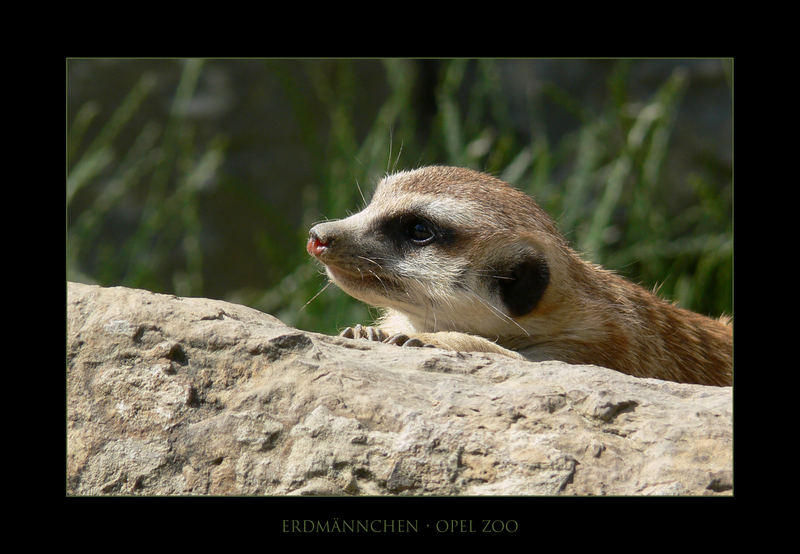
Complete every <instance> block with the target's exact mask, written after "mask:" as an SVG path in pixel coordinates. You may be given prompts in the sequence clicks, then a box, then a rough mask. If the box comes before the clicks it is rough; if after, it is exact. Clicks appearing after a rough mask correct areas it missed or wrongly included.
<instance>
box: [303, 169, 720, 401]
mask: <svg viewBox="0 0 800 554" xmlns="http://www.w3.org/2000/svg"><path fill="white" fill-rule="evenodd" d="M306 248H307V250H308V252H309V253H310V254H311V255H312V256H314V257H315V258H316V259H317V260H319V261H320V262H322V264H324V266H325V268H326V272H327V275H328V277H329V278H330V280H331V281H332V282H333V283H335V284H336V285H337V286H339V287H340V288H341V289H342V290H343V291H344V292H346V293H348V294H349V295H351V296H353V297H355V298H357V299H359V300H361V301H363V302H366V303H368V304H371V305H373V306H375V307H379V308H383V309H384V313H383V315H382V317H381V318H380V319H379V320H378V321H376V322H375V324H374V325H373V326H365V327H362V326H361V325H356V326H354V327H348V328H347V329H345V330H344V331H343V332H342V333H341V335H342V336H345V337H349V338H355V339H358V338H366V339H370V340H375V341H381V342H386V343H389V344H395V345H397V346H404V347H412V346H417V347H419V346H423V347H425V346H427V347H437V348H443V349H446V350H454V351H462V352H496V353H500V354H504V355H506V356H509V357H513V358H521V359H527V360H531V361H543V360H561V361H564V362H567V363H572V364H592V365H599V366H603V367H607V368H611V369H614V370H617V371H621V372H623V373H626V374H629V375H633V376H637V377H651V378H657V379H664V380H669V381H676V382H680V383H695V384H704V385H718V386H726V385H731V384H732V373H733V367H732V366H733V360H732V358H733V329H732V324H731V321H730V319H729V318H726V317H722V318H720V319H712V318H710V317H706V316H703V315H700V314H697V313H694V312H691V311H689V310H685V309H682V308H679V307H677V306H676V305H674V304H672V303H670V302H667V301H665V300H663V299H661V298H659V297H658V296H656V295H655V294H654V293H651V292H649V291H647V290H645V289H644V288H642V287H640V286H639V285H636V284H634V283H632V282H630V281H628V280H626V279H624V278H623V277H621V276H619V275H617V274H615V273H613V272H612V271H609V270H607V269H604V268H602V267H600V266H599V265H596V264H593V263H590V262H587V261H585V260H583V259H582V258H581V257H580V256H579V255H578V254H577V253H576V252H575V251H574V250H573V249H572V248H571V247H570V246H569V245H568V243H567V241H566V240H565V239H564V237H563V236H562V235H561V233H560V232H559V230H558V228H557V227H556V224H555V223H554V222H553V220H552V219H551V218H550V217H549V216H548V215H547V214H546V213H545V211H544V210H542V209H541V208H540V207H539V206H538V205H537V204H536V203H535V202H534V201H533V199H532V198H531V197H530V196H528V195H526V194H525V193H523V192H521V191H519V190H517V189H516V188H514V187H512V186H511V185H509V184H507V183H505V182H504V181H502V180H500V179H497V178H495V177H493V176H490V175H487V174H484V173H481V172H478V171H474V170H470V169H463V168H455V167H443V166H430V167H423V168H420V169H416V170H412V171H401V172H398V173H394V174H391V175H388V176H387V177H385V178H384V179H383V180H382V181H381V182H380V183H379V184H378V186H377V188H376V189H375V192H374V194H373V197H372V200H371V201H370V203H369V204H368V205H367V206H366V208H364V209H363V210H362V211H360V212H359V213H356V214H355V215H351V216H350V217H347V218H345V219H341V220H335V221H327V222H324V223H320V224H318V225H315V226H314V227H313V228H312V229H311V230H310V233H309V240H308V243H307V247H306Z"/></svg>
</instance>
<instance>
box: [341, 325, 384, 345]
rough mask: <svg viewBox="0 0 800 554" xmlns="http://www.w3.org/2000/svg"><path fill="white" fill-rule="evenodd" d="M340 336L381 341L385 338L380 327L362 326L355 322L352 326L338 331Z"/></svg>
mask: <svg viewBox="0 0 800 554" xmlns="http://www.w3.org/2000/svg"><path fill="white" fill-rule="evenodd" d="M339 336H340V337H345V338H348V339H368V340H372V341H375V342H382V341H383V339H385V338H386V333H385V332H384V331H382V330H381V329H377V328H375V327H364V326H363V325H361V324H360V323H359V324H356V325H355V326H353V327H348V328H347V329H345V330H343V331H342V332H341V333H339Z"/></svg>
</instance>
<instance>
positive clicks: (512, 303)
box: [496, 254, 550, 317]
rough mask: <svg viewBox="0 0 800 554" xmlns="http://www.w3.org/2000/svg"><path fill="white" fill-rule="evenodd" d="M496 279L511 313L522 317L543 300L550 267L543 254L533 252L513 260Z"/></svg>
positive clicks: (501, 295)
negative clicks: (520, 258)
mask: <svg viewBox="0 0 800 554" xmlns="http://www.w3.org/2000/svg"><path fill="white" fill-rule="evenodd" d="M496 281H497V285H498V288H499V291H500V298H501V299H502V300H503V303H504V304H505V305H506V308H507V309H508V311H509V313H510V314H511V315H512V316H514V317H520V316H523V315H525V314H527V313H529V312H531V311H532V310H533V309H534V308H536V305H537V304H538V303H539V300H541V298H542V295H543V294H544V291H545V289H547V285H548V283H549V282H550V268H549V267H548V266H547V262H546V261H545V259H544V258H543V257H542V256H540V255H537V254H531V255H529V256H527V257H525V258H523V259H522V260H514V261H513V262H511V264H510V265H509V266H508V267H507V268H506V269H505V270H504V271H502V276H500V277H497V278H496Z"/></svg>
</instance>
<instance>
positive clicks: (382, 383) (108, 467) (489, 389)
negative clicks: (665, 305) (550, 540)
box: [67, 283, 733, 496]
mask: <svg viewBox="0 0 800 554" xmlns="http://www.w3.org/2000/svg"><path fill="white" fill-rule="evenodd" d="M67 315H68V321H67V333H68V337H67V338H68V340H67V494H70V495H106V494H134V495H289V494H291V495H319V494H322V495H374V496H378V495H716V494H723V495H730V494H731V493H732V487H733V481H732V442H733V427H732V392H731V388H730V387H706V386H699V385H683V384H678V383H671V382H665V381H657V380H653V379H637V378H634V377H630V376H627V375H624V374H621V373H618V372H616V371H612V370H609V369H604V368H599V367H594V366H573V365H568V364H564V363H561V362H539V363H533V362H520V361H517V360H511V359H508V358H505V357H503V356H500V355H494V354H479V353H475V354H463V353H461V354H460V353H453V352H444V351H441V350H438V349H430V348H400V347H397V346H393V345H384V344H379V343H369V342H366V341H354V340H350V339H344V338H339V337H330V336H325V335H320V334H315V333H309V332H305V331H300V330H297V329H292V328H290V327H287V326H285V325H284V324H282V323H281V322H280V321H279V320H277V319H276V318H274V317H272V316H270V315H267V314H264V313H261V312H258V311H256V310H253V309H250V308H246V307H243V306H238V305H235V304H230V303H226V302H222V301H217V300H209V299H201V298H178V297H174V296H169V295H160V294H154V293H150V292H147V291H142V290H134V289H128V288H122V287H115V288H101V287H96V286H88V285H82V284H77V283H69V284H68V311H67Z"/></svg>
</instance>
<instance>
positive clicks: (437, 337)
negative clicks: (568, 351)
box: [383, 331, 525, 360]
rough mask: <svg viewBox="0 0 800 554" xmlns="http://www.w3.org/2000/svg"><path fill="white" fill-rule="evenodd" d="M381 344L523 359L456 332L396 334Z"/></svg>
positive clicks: (517, 353)
mask: <svg viewBox="0 0 800 554" xmlns="http://www.w3.org/2000/svg"><path fill="white" fill-rule="evenodd" d="M383 342H385V343H388V344H397V345H399V346H423V347H428V348H441V349H443V350H454V351H456V352H495V353H497V354H503V355H504V356H508V357H509V358H515V359H518V360H524V359H525V357H524V356H523V355H522V354H520V353H519V352H515V351H513V350H509V349H507V348H503V347H502V346H500V345H499V344H496V343H494V342H492V341H490V340H488V339H485V338H483V337H477V336H475V335H468V334H466V333H458V332H451V331H445V332H438V333H414V334H411V335H406V334H403V333H398V334H396V335H392V336H391V337H389V338H388V339H386V340H384V341H383Z"/></svg>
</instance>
